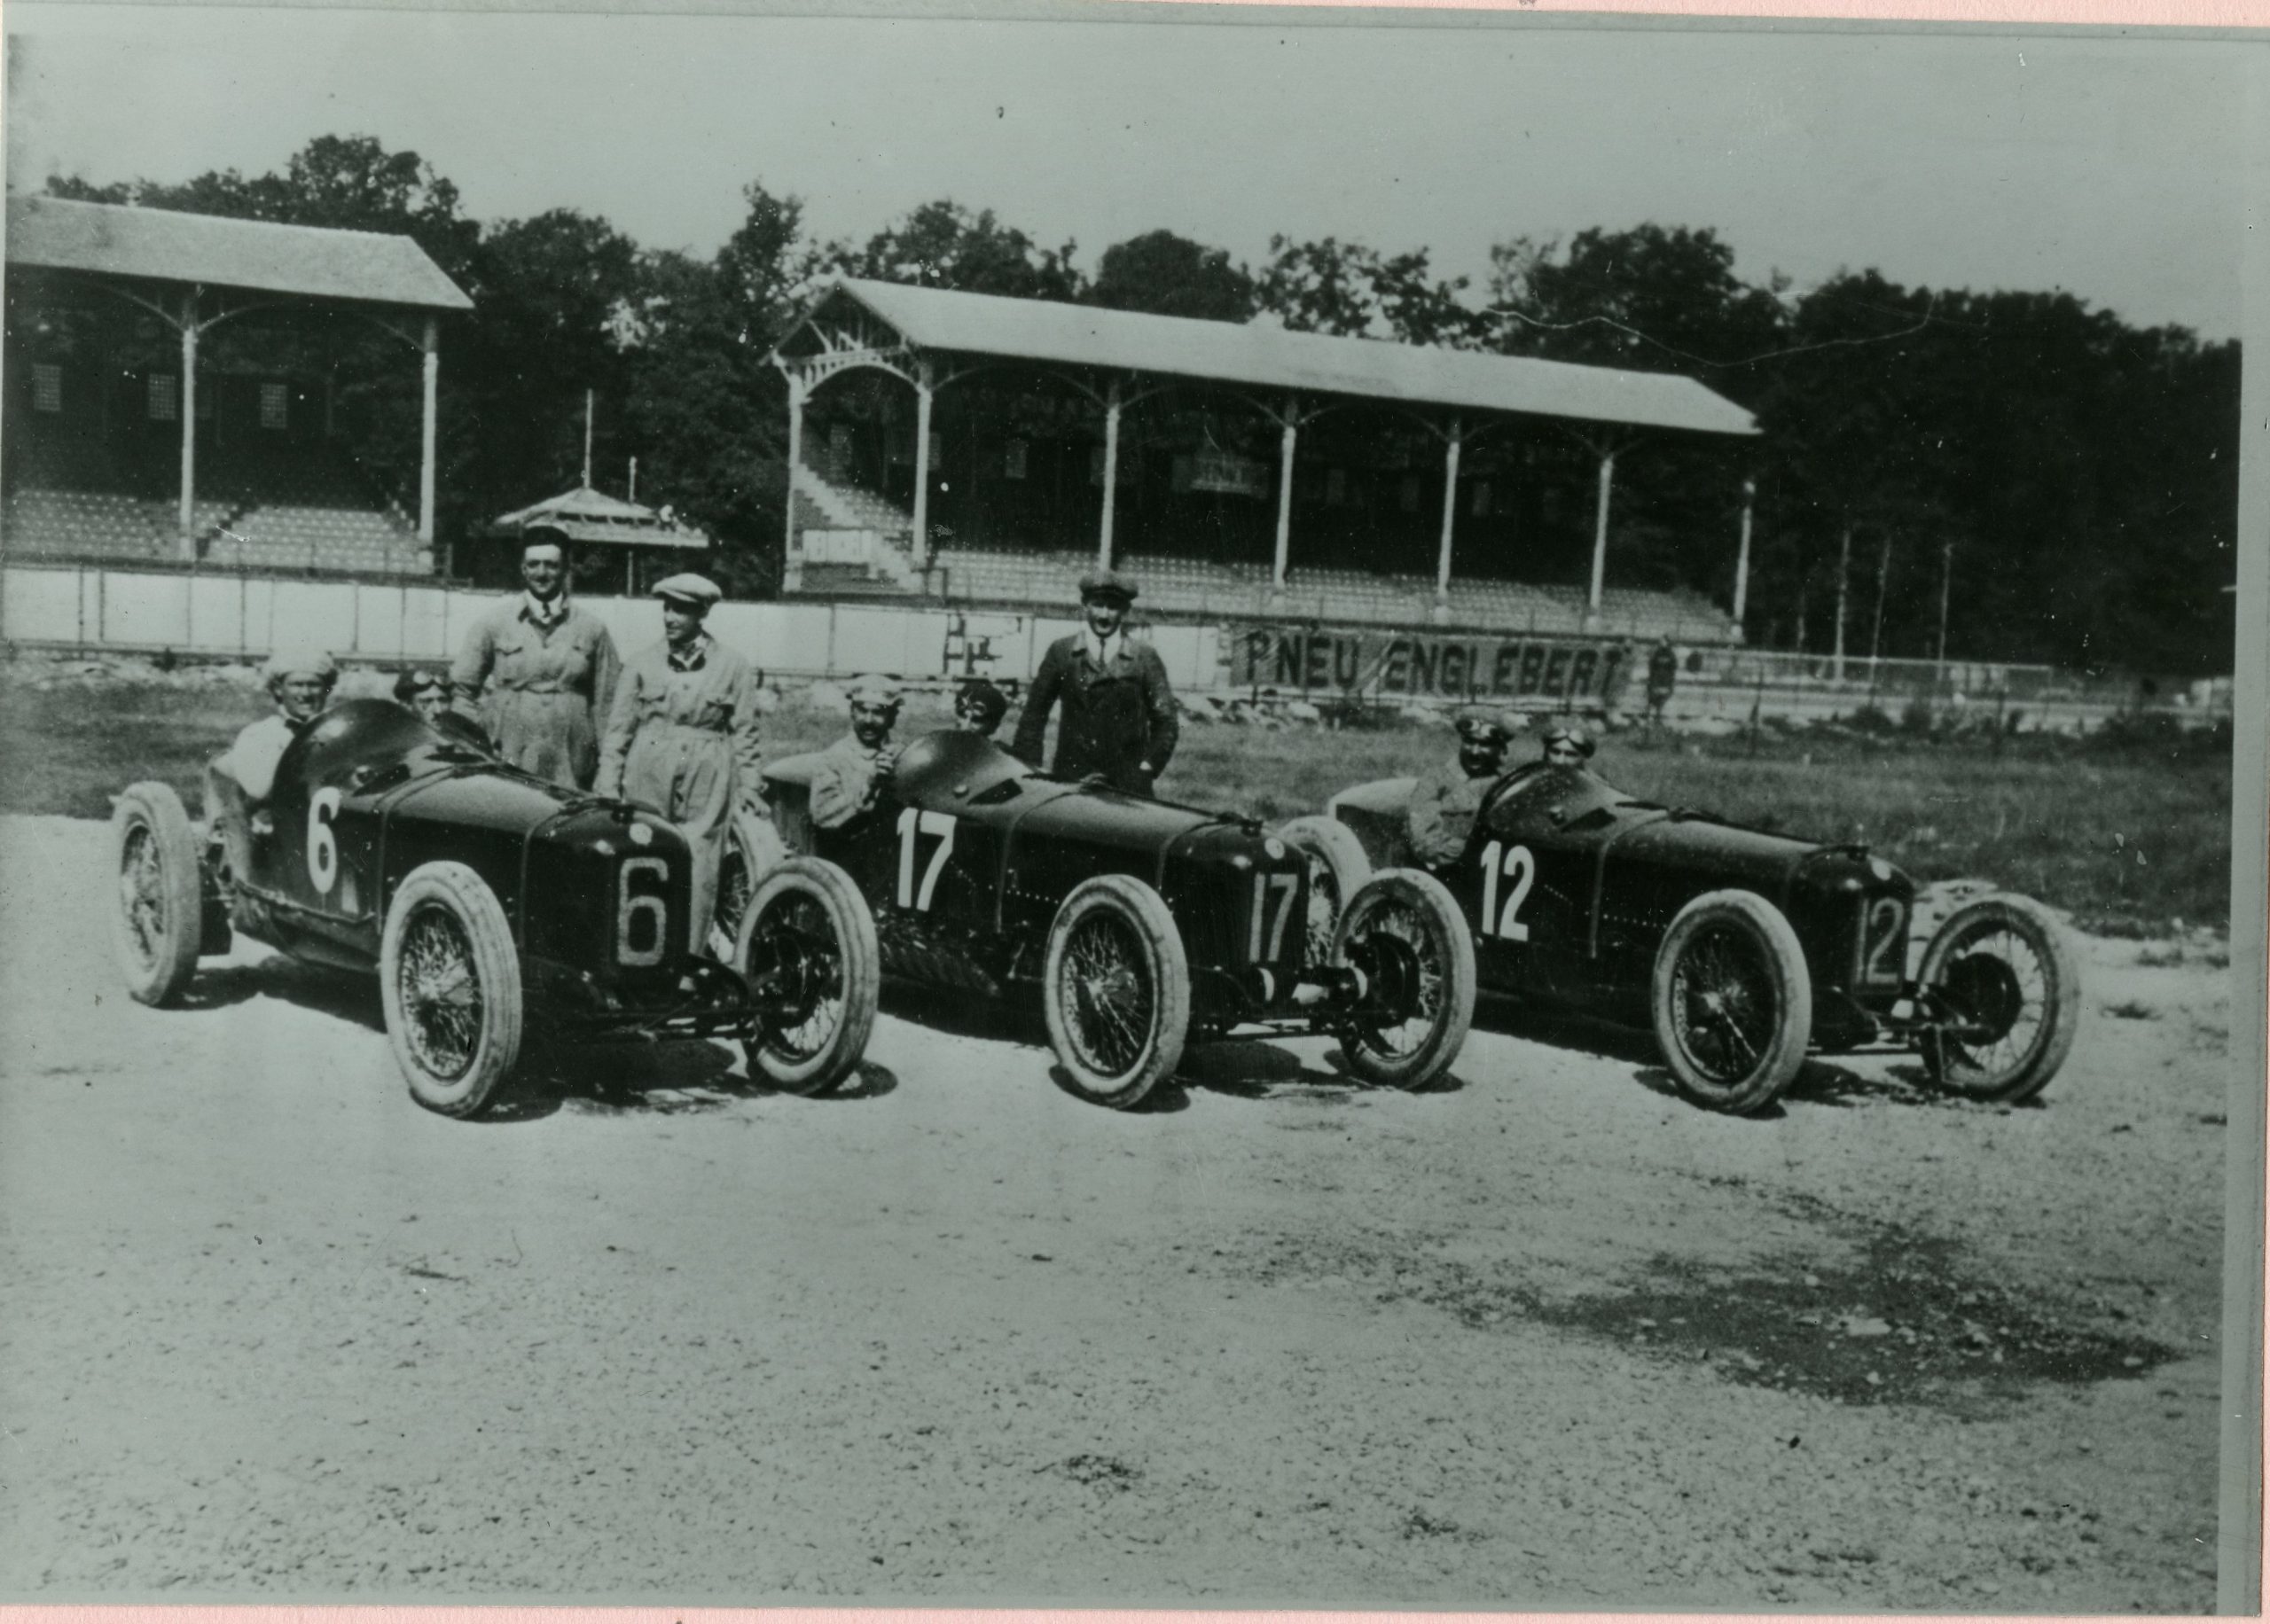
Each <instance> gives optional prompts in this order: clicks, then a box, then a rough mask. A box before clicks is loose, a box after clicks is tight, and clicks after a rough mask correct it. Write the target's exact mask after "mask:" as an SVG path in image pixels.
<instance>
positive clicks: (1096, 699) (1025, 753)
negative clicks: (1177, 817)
mask: <svg viewBox="0 0 2270 1624" xmlns="http://www.w3.org/2000/svg"><path fill="white" fill-rule="evenodd" d="M1135 592H1136V588H1135V583H1134V582H1131V581H1130V580H1128V579H1127V578H1126V577H1125V576H1123V575H1120V574H1115V573H1114V572H1112V571H1110V570H1108V569H1098V570H1091V571H1089V572H1088V573H1087V574H1085V575H1083V576H1082V577H1080V609H1081V613H1083V614H1084V615H1085V616H1086V618H1087V622H1088V624H1087V629H1085V630H1084V631H1078V632H1075V633H1073V634H1072V636H1068V637H1060V638H1058V639H1057V640H1056V641H1055V642H1054V643H1053V644H1050V645H1049V649H1048V652H1047V653H1046V654H1045V656H1043V658H1042V660H1041V662H1040V670H1039V672H1038V673H1037V675H1035V676H1034V677H1033V679H1032V688H1031V691H1029V693H1027V695H1026V696H1025V709H1024V714H1023V716H1022V717H1021V718H1020V719H1019V720H1018V722H1017V736H1016V741H1015V743H1014V745H1012V746H1011V748H1012V749H1013V750H1014V752H1015V753H1016V754H1017V755H1018V756H1019V757H1020V758H1021V759H1022V760H1023V761H1027V762H1029V764H1031V765H1032V766H1035V767H1037V766H1039V765H1040V746H1041V740H1042V738H1044V737H1045V735H1046V733H1047V731H1048V713H1049V711H1050V710H1051V709H1053V707H1055V706H1056V704H1057V703H1058V701H1059V700H1061V701H1062V703H1063V707H1064V715H1063V720H1062V721H1061V722H1060V723H1059V724H1058V726H1057V730H1056V759H1055V760H1054V761H1053V762H1052V763H1051V764H1050V766H1049V770H1050V771H1051V772H1053V773H1054V774H1055V775H1056V776H1057V777H1060V778H1085V777H1100V778H1101V779H1103V780H1104V782H1106V783H1108V784H1109V785H1112V787H1113V788H1115V789H1122V790H1126V791H1128V792H1131V793H1132V794H1137V795H1147V794H1149V793H1150V792H1151V785H1153V784H1154V783H1155V782H1156V781H1157V779H1158V776H1159V775H1160V774H1161V773H1162V772H1164V771H1165V770H1166V766H1167V761H1168V759H1169V758H1170V757H1171V756H1172V755H1173V754H1174V746H1175V738H1176V736H1177V734H1178V730H1179V728H1178V722H1177V721H1176V718H1175V708H1174V691H1173V690H1171V689H1170V688H1169V687H1168V686H1167V671H1166V667H1165V666H1163V665H1162V664H1161V663H1160V661H1159V657H1158V654H1157V653H1156V652H1155V651H1154V650H1153V649H1152V648H1151V646H1150V645H1149V644H1144V643H1137V642H1134V641H1132V640H1131V639H1130V638H1129V636H1128V635H1127V610H1128V606H1129V605H1131V604H1132V603H1133V602H1134V601H1135Z"/></svg>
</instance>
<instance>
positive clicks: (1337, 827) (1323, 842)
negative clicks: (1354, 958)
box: [1277, 817, 1372, 964]
mask: <svg viewBox="0 0 2270 1624" xmlns="http://www.w3.org/2000/svg"><path fill="white" fill-rule="evenodd" d="M1277 838H1278V839H1280V840H1282V841H1284V842H1285V844H1286V845H1288V846H1289V847H1292V848H1293V849H1294V850H1295V851H1296V852H1298V853H1300V854H1301V855H1302V856H1303V857H1304V858H1306V859H1307V860H1308V870H1309V917H1308V956H1306V957H1305V958H1304V959H1303V960H1302V961H1301V962H1302V963H1303V964H1330V963H1331V962H1332V941H1333V934H1334V933H1335V931H1336V930H1337V929H1338V928H1339V925H1340V914H1341V910H1343V909H1345V908H1346V907H1347V906H1348V899H1349V898H1350V897H1352V896H1354V895H1355V894H1356V892H1357V888H1358V886H1362V885H1363V883H1364V882H1365V881H1366V880H1367V879H1369V878H1371V877H1372V859H1371V856H1370V855H1369V854H1368V853H1366V851H1365V850H1364V843H1363V842H1362V841H1361V840H1359V839H1357V838H1356V832H1355V831H1354V830H1352V829H1350V828H1349V827H1348V825H1347V824H1343V823H1342V822H1341V821H1340V820H1339V819H1338V818H1336V817H1296V818H1295V819H1294V820H1293V821H1292V822H1291V823H1289V824H1286V825H1285V826H1284V827H1283V828H1281V829H1280V830H1279V831H1278V832H1277Z"/></svg>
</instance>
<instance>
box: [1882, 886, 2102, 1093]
mask: <svg viewBox="0 0 2270 1624" xmlns="http://www.w3.org/2000/svg"><path fill="white" fill-rule="evenodd" d="M1916 979H1917V980H1919V981H1920V982H1922V985H1923V987H1924V988H1926V989H1927V990H1928V992H1929V994H1930V996H1931V998H1932V999H1933V1001H1934V1002H1935V1003H1937V1004H1938V1005H1939V1006H1940V1008H1941V1009H1942V1010H1944V1011H1946V1012H1947V1013H1948V1015H1949V1016H1951V1017H1952V1024H1953V1025H1954V1026H1956V1027H1960V1028H1963V1029H1965V1030H1966V1032H1967V1034H1968V1035H1963V1036H1956V1035H1952V1034H1950V1033H1949V1032H1947V1031H1945V1030H1937V1031H1929V1032H1926V1033H1925V1034H1924V1035H1923V1043H1922V1049H1923V1064H1924V1066H1925V1068H1926V1069H1927V1070H1929V1071H1930V1074H1931V1078H1932V1081H1935V1082H1937V1083H1939V1084H1941V1085H1942V1086H1944V1087H1946V1088H1949V1089H1954V1090H1956V1091H1957V1092H1958V1093H1961V1094H1967V1095H1969V1096H1970V1097H1972V1098H1974V1099H1987V1100H1994V1101H1997V1102H1999V1103H2001V1104H2004V1105H2012V1104H2016V1102H2018V1101H2020V1100H2028V1099H2031V1098H2032V1097H2034V1096H2035V1095H2037V1094H2039V1093H2040V1092H2041V1090H2042V1089H2045V1088H2047V1087H2048V1085H2049V1080H2050V1079H2051V1078H2052V1077H2054V1076H2055V1075H2056V1074H2057V1068H2058V1067H2059V1066H2063V1064H2064V1063H2065V1056H2066V1054H2067V1053H2068V1051H2070V1050H2071V1049H2072V1047H2073V1028H2074V1026H2075V1023H2076V1022H2077V1021H2078V1019H2079V1018H2080V1006H2081V973H2080V967H2079V965H2078V964H2076V963H2075V962H2074V958H2073V951H2072V949H2071V947H2070V945H2069V944H2068V942H2067V941H2066V940H2065V931H2064V927H2063V925H2059V924H2058V923H2057V921H2056V920H2055V918H2053V917H2050V914H2049V910H2047V909H2046V908H2044V907H2042V905H2041V904H2040V903H2039V902H2035V901H2033V900H2032V899H2031V897H2023V896H1990V897H1982V898H1981V899H1980V900H1978V901H1977V902H1973V903H1971V904H1970V905H1969V906H1968V907H1966V908H1960V909H1957V910H1955V911H1954V912H1953V914H1951V915H1950V916H1948V918H1947V921H1946V923H1945V925H1941V926H1940V927H1939V928H1938V930H1937V932H1936V933H1934V934H1933V935H1932V937H1931V941H1930V945H1929V946H1928V947H1926V948H1925V949H1923V963H1922V968H1921V970H1920V971H1919V972H1918V974H1917V977H1916Z"/></svg>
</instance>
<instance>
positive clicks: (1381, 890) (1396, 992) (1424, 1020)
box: [1332, 869, 1475, 1089]
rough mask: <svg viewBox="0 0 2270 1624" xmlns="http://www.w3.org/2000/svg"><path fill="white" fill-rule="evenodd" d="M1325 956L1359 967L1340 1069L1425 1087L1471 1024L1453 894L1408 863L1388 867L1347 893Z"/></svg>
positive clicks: (1467, 948)
mask: <svg viewBox="0 0 2270 1624" xmlns="http://www.w3.org/2000/svg"><path fill="white" fill-rule="evenodd" d="M1332 962H1334V963H1335V964H1348V965H1350V966H1352V967H1354V968H1355V969H1357V970H1358V971H1360V972H1362V973H1363V976H1364V1010H1363V1013H1362V1015H1361V1017H1360V1019H1358V1020H1357V1021H1356V1022H1355V1023H1354V1024H1352V1025H1350V1027H1347V1028H1346V1029H1345V1030H1344V1031H1343V1032H1342V1038H1341V1045H1340V1047H1341V1052H1342V1055H1344V1056H1345V1057H1346V1058H1347V1061H1348V1069H1349V1070H1350V1071H1351V1072H1353V1073H1354V1074H1356V1075H1357V1076H1358V1077H1360V1078H1362V1079H1363V1080H1364V1081H1366V1082H1370V1083H1376V1084H1379V1085H1381V1086H1382V1087H1385V1088H1391V1089H1423V1088H1425V1087H1427V1086H1428V1085H1429V1084H1430V1083H1432V1082H1433V1081H1435V1080H1436V1078H1438V1077H1440V1076H1441V1075H1442V1074H1443V1073H1444V1072H1445V1071H1447V1070H1448V1069H1449V1068H1450V1066H1451V1063H1452V1061H1454V1060H1456V1059H1457V1058H1458V1056H1459V1050H1460V1049H1462V1048H1464V1047H1465V1045H1466V1035H1467V1031H1468V1028H1469V1027H1472V1026H1473V1024H1474V996H1475V969H1474V938H1473V937H1472V935H1471V934H1469V933H1468V930H1467V925H1466V919H1465V917H1464V916H1463V915H1462V914H1460V911H1459V906H1458V902H1457V899H1455V898H1454V897H1452V895H1451V894H1450V892H1449V890H1448V889H1447V888H1445V887H1444V885H1443V882H1442V881H1441V880H1439V879H1436V878H1435V877H1434V876H1433V875H1431V874H1422V873H1421V872H1420V871H1418V870H1416V869H1388V870H1386V871H1382V872H1381V873H1378V874H1374V875H1373V876H1372V878H1370V879H1368V880H1366V882H1365V883H1364V884H1363V886H1361V887H1360V888H1359V889H1358V891H1357V892H1356V894H1354V895H1353V896H1351V897H1350V899H1349V900H1348V906H1347V909H1346V910H1345V911H1344V912H1342V915H1341V916H1340V924H1339V926H1338V928H1337V929H1336V930H1335V933H1334V934H1333V945H1332Z"/></svg>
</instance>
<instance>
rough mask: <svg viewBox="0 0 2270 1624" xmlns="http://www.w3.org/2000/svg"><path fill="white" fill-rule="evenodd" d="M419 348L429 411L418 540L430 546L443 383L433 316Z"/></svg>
mask: <svg viewBox="0 0 2270 1624" xmlns="http://www.w3.org/2000/svg"><path fill="white" fill-rule="evenodd" d="M419 347H420V348H422V349H423V350H424V351H425V353H426V410H425V415H424V416H423V417H422V418H419V424H418V539H419V542H420V543H423V544H424V545H426V546H427V547H431V546H432V545H433V544H434V415H435V409H436V407H437V405H438V403H439V402H440V399H441V386H442V324H441V323H440V322H438V321H437V320H435V319H434V317H433V316H427V318H426V334H425V340H424V342H423V343H422V344H421V345H420V346H419Z"/></svg>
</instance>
